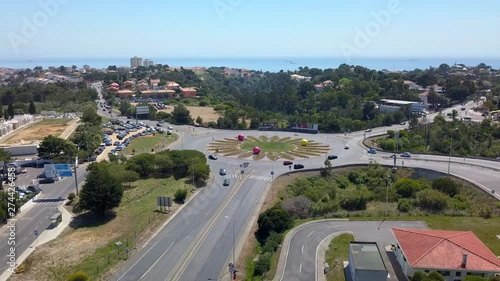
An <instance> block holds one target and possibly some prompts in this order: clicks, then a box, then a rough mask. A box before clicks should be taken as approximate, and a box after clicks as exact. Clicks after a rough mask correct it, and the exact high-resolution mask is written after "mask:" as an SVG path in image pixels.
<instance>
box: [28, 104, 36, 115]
mask: <svg viewBox="0 0 500 281" xmlns="http://www.w3.org/2000/svg"><path fill="white" fill-rule="evenodd" d="M28 113H29V114H31V115H33V114H35V113H36V107H35V103H34V102H33V101H30V105H29V106H28Z"/></svg>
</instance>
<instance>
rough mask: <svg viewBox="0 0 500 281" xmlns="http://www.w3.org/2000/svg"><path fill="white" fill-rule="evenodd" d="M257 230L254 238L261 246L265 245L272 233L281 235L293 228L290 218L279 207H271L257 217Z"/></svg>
mask: <svg viewBox="0 0 500 281" xmlns="http://www.w3.org/2000/svg"><path fill="white" fill-rule="evenodd" d="M257 225H258V229H257V231H256V232H255V237H256V238H257V240H258V241H259V242H260V243H261V244H265V242H266V240H267V238H268V237H269V235H271V233H272V232H276V233H282V232H284V231H285V230H287V229H289V228H291V227H292V226H293V218H292V216H291V215H290V214H289V213H288V212H287V211H285V210H283V209H282V208H281V206H279V205H278V206H276V207H273V208H271V209H269V210H267V211H265V212H264V213H262V214H260V215H259V219H258V220H257Z"/></svg>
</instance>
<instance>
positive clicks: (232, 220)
mask: <svg viewBox="0 0 500 281" xmlns="http://www.w3.org/2000/svg"><path fill="white" fill-rule="evenodd" d="M224 217H225V218H226V219H230V220H231V224H232V225H233V265H235V256H236V255H235V247H234V238H235V237H234V219H233V218H230V217H228V216H224Z"/></svg>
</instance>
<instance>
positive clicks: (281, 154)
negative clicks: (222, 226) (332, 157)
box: [207, 135, 330, 161]
mask: <svg viewBox="0 0 500 281" xmlns="http://www.w3.org/2000/svg"><path fill="white" fill-rule="evenodd" d="M207 150H208V151H210V152H211V153H214V154H219V155H222V156H225V157H233V158H239V159H247V158H249V159H250V158H251V159H253V160H263V159H267V160H271V161H277V160H280V159H286V160H294V159H307V158H313V157H319V156H321V155H325V154H326V153H328V152H329V151H330V146H328V145H326V144H323V143H317V142H314V141H308V140H305V139H301V138H291V137H283V138H280V137H278V136H273V137H270V138H269V137H267V136H258V137H254V136H248V137H243V136H242V135H239V136H238V137H237V138H234V139H233V138H224V139H221V140H214V141H212V142H211V143H209V144H208V145H207Z"/></svg>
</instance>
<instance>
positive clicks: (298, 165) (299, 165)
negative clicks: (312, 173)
mask: <svg viewBox="0 0 500 281" xmlns="http://www.w3.org/2000/svg"><path fill="white" fill-rule="evenodd" d="M293 168H294V169H295V170H299V169H304V165H302V164H295V165H293Z"/></svg>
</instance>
